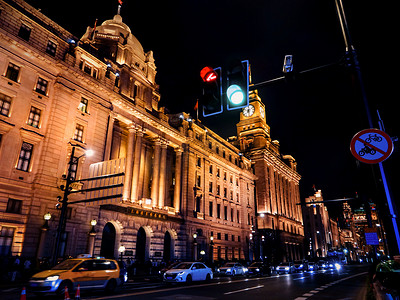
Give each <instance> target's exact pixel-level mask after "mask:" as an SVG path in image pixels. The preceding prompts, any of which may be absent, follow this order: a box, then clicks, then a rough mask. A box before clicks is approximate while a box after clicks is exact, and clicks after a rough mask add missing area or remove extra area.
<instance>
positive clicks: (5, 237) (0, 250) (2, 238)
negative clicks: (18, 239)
mask: <svg viewBox="0 0 400 300" xmlns="http://www.w3.org/2000/svg"><path fill="white" fill-rule="evenodd" d="M14 232H15V228H12V227H6V226H2V227H1V231H0V256H9V255H11V247H12V243H13V239H14Z"/></svg>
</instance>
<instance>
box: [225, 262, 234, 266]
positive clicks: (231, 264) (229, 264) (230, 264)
mask: <svg viewBox="0 0 400 300" xmlns="http://www.w3.org/2000/svg"><path fill="white" fill-rule="evenodd" d="M234 265H235V263H226V264H225V265H224V267H233V266H234Z"/></svg>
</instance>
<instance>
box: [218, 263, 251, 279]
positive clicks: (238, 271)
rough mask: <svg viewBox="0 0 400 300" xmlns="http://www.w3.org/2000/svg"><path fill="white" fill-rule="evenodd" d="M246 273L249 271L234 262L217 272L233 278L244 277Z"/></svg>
mask: <svg viewBox="0 0 400 300" xmlns="http://www.w3.org/2000/svg"><path fill="white" fill-rule="evenodd" d="M246 271H247V269H246V268H245V267H243V265H241V264H239V263H234V262H229V263H226V264H225V265H223V266H222V267H219V268H218V269H217V272H218V273H220V274H221V275H232V276H235V275H244V274H245V273H246Z"/></svg>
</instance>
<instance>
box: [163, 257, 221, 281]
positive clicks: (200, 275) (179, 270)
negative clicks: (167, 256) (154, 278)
mask: <svg viewBox="0 0 400 300" xmlns="http://www.w3.org/2000/svg"><path fill="white" fill-rule="evenodd" d="M212 278H213V272H212V270H211V269H210V268H209V267H207V266H206V265H205V264H203V263H201V262H182V263H180V264H178V265H176V266H174V267H173V268H172V269H169V270H167V271H166V272H165V273H164V282H187V283H190V282H192V281H201V280H205V281H210V280H211V279H212Z"/></svg>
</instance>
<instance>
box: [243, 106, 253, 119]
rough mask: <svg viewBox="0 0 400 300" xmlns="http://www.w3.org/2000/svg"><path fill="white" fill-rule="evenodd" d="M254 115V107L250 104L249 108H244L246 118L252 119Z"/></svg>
mask: <svg viewBox="0 0 400 300" xmlns="http://www.w3.org/2000/svg"><path fill="white" fill-rule="evenodd" d="M253 114H254V106H253V105H251V104H250V105H249V106H247V107H245V108H243V115H244V116H245V117H250V116H252V115H253Z"/></svg>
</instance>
